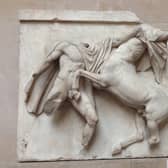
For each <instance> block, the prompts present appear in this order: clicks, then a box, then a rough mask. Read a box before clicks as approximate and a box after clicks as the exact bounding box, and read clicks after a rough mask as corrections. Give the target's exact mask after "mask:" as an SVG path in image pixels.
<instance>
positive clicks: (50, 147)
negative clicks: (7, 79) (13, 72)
mask: <svg viewBox="0 0 168 168" xmlns="http://www.w3.org/2000/svg"><path fill="white" fill-rule="evenodd" d="M23 13H24V12H23ZM23 13H22V14H21V21H22V22H21V27H20V88H19V89H20V92H19V124H18V156H19V160H21V161H25V160H35V161H42V160H61V159H70V160H71V159H95V158H96V159H99V158H100V159H101V158H126V157H152V156H167V154H168V144H167V141H166V137H167V134H168V133H167V131H166V128H167V125H165V127H164V128H163V129H162V130H161V137H162V138H161V141H162V142H161V144H160V145H159V146H158V147H157V148H153V149H150V148H149V147H148V144H147V141H144V142H142V143H139V144H135V145H132V146H131V147H129V148H128V149H126V150H125V151H124V152H123V153H122V154H121V155H117V156H114V157H112V155H111V152H112V146H113V145H114V144H115V143H116V142H117V141H119V140H120V139H123V138H125V137H129V136H130V135H132V134H134V133H135V131H136V130H135V123H134V119H135V115H134V113H133V111H132V110H131V109H129V108H127V107H125V106H124V105H123V104H121V103H120V102H118V101H117V100H116V99H115V98H113V97H111V95H110V96H109V95H108V94H106V93H103V92H101V91H96V92H95V93H96V105H97V111H98V115H99V124H98V125H97V131H96V135H95V137H94V139H93V142H92V145H91V147H90V148H89V150H84V151H83V150H82V146H81V144H80V142H81V133H82V132H81V129H82V127H83V125H84V123H83V120H82V118H81V117H80V116H79V115H78V114H77V113H76V112H75V111H74V109H73V108H72V107H71V105H70V104H68V103H66V104H65V105H64V106H63V107H62V108H61V109H60V110H59V111H58V112H57V113H56V114H53V115H51V116H46V115H45V114H42V115H41V116H39V117H38V118H36V117H34V116H31V115H30V114H28V113H27V111H26V108H25V104H24V97H25V95H24V87H25V84H26V82H27V81H28V79H29V77H30V75H31V74H32V71H33V69H35V68H36V66H37V64H40V63H41V62H42V61H43V60H44V57H45V55H46V54H47V52H48V50H49V48H50V47H51V46H52V45H53V43H55V41H58V40H69V41H73V42H75V43H79V42H81V41H84V42H89V43H91V42H97V41H100V40H102V39H104V38H106V37H109V36H110V35H111V36H116V37H117V36H118V37H119V36H120V35H121V32H122V33H128V32H129V31H131V30H132V29H133V28H134V27H135V26H137V24H138V22H139V19H138V18H137V17H136V16H135V15H134V14H130V13H129V12H126V13H125V12H119V13H118V12H117V13H115V12H113V13H111V14H110V15H111V16H113V14H115V15H114V16H115V19H113V17H110V16H109V13H105V12H104V13H103V12H102V13H103V14H102V15H101V16H102V17H105V20H106V21H107V22H108V24H105V23H103V22H102V21H103V19H102V18H101V17H99V15H98V17H95V18H94V17H88V18H87V19H86V20H85V17H79V18H78V17H77V16H78V14H77V13H75V14H73V16H74V15H75V17H74V18H73V17H69V15H68V17H67V15H65V16H66V17H63V16H64V15H62V13H61V14H59V17H58V20H59V21H60V22H57V20H56V19H55V18H57V17H56V15H55V12H51V11H49V12H46V11H45V12H39V13H38V11H34V12H32V11H29V12H28V13H27V12H25V13H24V14H23ZM72 13H73V12H72ZM45 14H46V15H45ZM107 14H108V15H107ZM36 15H37V16H36ZM44 15H45V16H49V17H46V18H45V17H44ZM116 15H117V16H118V17H117V18H118V19H117V20H116ZM79 16H81V14H80V15H79ZM89 16H92V15H91V14H90V15H89ZM95 16H97V15H96V13H95ZM106 16H107V17H106ZM121 16H122V17H121ZM31 18H32V19H31ZM127 18H129V19H128V24H126V23H125V24H123V23H120V22H123V21H124V22H127ZM36 19H37V20H38V21H37V22H36ZM80 19H81V20H82V21H81V22H82V23H81V22H79V23H78V21H79V20H80ZM32 21H33V22H32ZM53 21H54V22H53ZM69 21H70V22H69ZM73 21H74V22H73ZM88 21H90V23H88ZM92 21H93V22H95V21H96V24H94V23H92ZM115 22H116V23H117V24H115ZM130 23H131V24H130ZM119 32H120V33H119ZM121 123H123V124H121Z"/></svg>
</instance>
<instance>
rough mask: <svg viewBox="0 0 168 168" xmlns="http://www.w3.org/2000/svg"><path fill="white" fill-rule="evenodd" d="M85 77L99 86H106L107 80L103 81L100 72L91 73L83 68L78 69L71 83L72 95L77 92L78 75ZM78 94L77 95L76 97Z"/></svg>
mask: <svg viewBox="0 0 168 168" xmlns="http://www.w3.org/2000/svg"><path fill="white" fill-rule="evenodd" d="M81 76H82V77H85V78H86V79H89V80H90V81H91V82H94V83H96V84H98V85H99V86H101V87H107V82H105V80H104V77H103V76H102V75H100V74H96V73H91V72H88V71H86V70H83V69H79V70H77V71H76V72H75V75H74V79H73V83H72V90H73V91H72V92H73V93H74V96H75V95H76V94H77V90H78V89H79V83H80V77H81ZM78 97H79V96H77V98H78Z"/></svg>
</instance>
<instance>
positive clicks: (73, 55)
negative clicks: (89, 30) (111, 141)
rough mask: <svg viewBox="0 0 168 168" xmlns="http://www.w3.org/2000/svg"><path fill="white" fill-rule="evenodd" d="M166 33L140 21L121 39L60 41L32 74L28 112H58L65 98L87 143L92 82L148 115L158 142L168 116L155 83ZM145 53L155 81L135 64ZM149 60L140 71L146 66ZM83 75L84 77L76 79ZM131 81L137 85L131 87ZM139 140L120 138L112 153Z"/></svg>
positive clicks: (92, 120)
mask: <svg viewBox="0 0 168 168" xmlns="http://www.w3.org/2000/svg"><path fill="white" fill-rule="evenodd" d="M167 39H168V33H166V32H162V31H160V30H158V29H154V28H152V27H149V26H146V25H141V26H140V27H138V28H136V29H134V30H133V31H132V32H131V33H128V34H127V35H124V36H123V37H122V38H120V39H114V38H110V39H107V40H105V41H103V42H100V43H97V44H95V45H94V46H90V45H88V44H85V43H82V44H79V45H76V44H73V43H70V42H60V43H58V44H57V45H56V46H55V47H54V48H53V50H52V51H51V52H50V54H49V55H48V57H47V58H46V60H45V62H44V63H43V64H42V65H41V66H40V67H39V69H38V70H37V71H36V72H35V73H34V74H33V75H32V79H31V80H30V82H29V83H28V85H27V87H26V100H25V102H26V105H27V109H28V111H29V112H30V113H33V114H35V115H40V114H41V113H43V112H45V113H52V112H56V111H57V109H58V108H59V106H60V105H61V104H62V103H63V102H64V101H65V100H68V101H70V102H71V103H72V105H73V106H74V108H75V109H76V110H77V111H78V112H79V113H80V114H81V115H82V116H83V117H84V119H85V121H86V126H85V127H84V130H83V138H82V145H83V146H84V147H87V146H88V145H89V142H90V141H91V139H92V137H93V134H94V132H95V128H96V124H97V122H98V116H97V113H96V110H95V103H94V98H93V93H92V86H94V87H96V88H101V89H105V90H107V91H109V92H111V93H113V94H115V95H116V96H118V97H119V99H120V100H121V101H123V102H124V103H126V104H127V105H129V106H130V107H132V108H134V109H136V110H137V111H138V113H141V114H142V116H144V117H145V119H146V120H147V126H148V128H149V131H150V135H151V136H150V138H149V143H150V144H155V143H158V142H159V134H158V124H159V123H160V122H161V121H162V120H163V119H165V118H166V116H167V113H168V107H167V106H168V105H166V103H164V102H167V100H168V97H167V93H166V92H165V88H164V87H163V86H162V85H159V84H158V83H159V82H160V81H161V76H162V75H161V74H162V71H163V70H164V68H165V61H166V59H167V48H166V46H165V44H164V43H163V42H164V41H166V40H167ZM145 50H148V52H149V58H150V64H149V65H151V66H152V69H153V72H154V74H155V75H154V76H155V80H156V82H154V81H153V82H151V80H148V79H146V78H143V77H140V75H139V74H138V73H137V71H136V66H135V63H136V62H137V61H138V60H139V59H140V58H142V57H143V54H144V52H145ZM148 68H149V66H148V65H147V66H146V67H145V68H144V70H146V69H148ZM80 76H83V77H85V78H87V79H89V80H90V81H88V80H85V79H84V78H83V80H79V79H80ZM135 85H136V88H138V89H135ZM140 140H143V134H142V133H140V132H138V133H137V136H135V137H133V138H131V139H129V140H127V141H124V142H121V143H120V145H119V147H118V146H117V148H116V149H117V150H114V153H116V151H117V152H120V151H121V149H122V148H124V147H127V146H128V145H130V144H132V143H135V142H137V141H140Z"/></svg>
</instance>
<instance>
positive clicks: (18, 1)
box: [0, 0, 168, 168]
mask: <svg viewBox="0 0 168 168" xmlns="http://www.w3.org/2000/svg"><path fill="white" fill-rule="evenodd" d="M25 8H29V9H83V10H84V9H86V10H131V11H133V12H135V13H136V14H137V15H138V16H139V17H140V18H141V19H142V20H144V21H147V22H150V23H153V24H156V25H159V26H160V27H161V28H163V29H168V25H167V24H166V23H168V15H167V8H168V1H167V0H0V51H1V52H0V56H1V61H0V81H1V83H0V93H1V96H0V105H1V106H0V107H1V108H0V113H1V117H0V168H15V167H23V168H31V167H32V168H34V167H35V168H39V167H40V168H46V167H48V168H50V167H51V168H52V167H55V168H57V167H59V168H62V167H72V168H77V167H78V168H79V167H81V168H83V167H97V168H100V167H101V168H103V167H107V168H108V167H110V168H111V167H115V168H119V167H120V168H122V167H124V168H127V167H128V168H134V167H136V168H148V167H153V168H165V167H166V159H148V160H146V159H140V160H114V161H111V160H107V161H106V160H102V161H76V162H75V161H70V162H66V161H64V162H62V161H60V162H47V163H44V162H42V163H17V156H16V135H17V104H18V101H17V99H18V81H19V70H18V62H19V22H18V19H17V11H18V10H19V9H25Z"/></svg>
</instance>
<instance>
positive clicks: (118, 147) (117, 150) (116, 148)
mask: <svg viewBox="0 0 168 168" xmlns="http://www.w3.org/2000/svg"><path fill="white" fill-rule="evenodd" d="M121 152H122V146H121V144H118V145H116V146H114V147H113V150H112V155H117V154H120V153H121Z"/></svg>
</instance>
